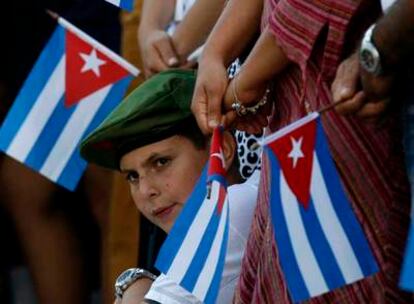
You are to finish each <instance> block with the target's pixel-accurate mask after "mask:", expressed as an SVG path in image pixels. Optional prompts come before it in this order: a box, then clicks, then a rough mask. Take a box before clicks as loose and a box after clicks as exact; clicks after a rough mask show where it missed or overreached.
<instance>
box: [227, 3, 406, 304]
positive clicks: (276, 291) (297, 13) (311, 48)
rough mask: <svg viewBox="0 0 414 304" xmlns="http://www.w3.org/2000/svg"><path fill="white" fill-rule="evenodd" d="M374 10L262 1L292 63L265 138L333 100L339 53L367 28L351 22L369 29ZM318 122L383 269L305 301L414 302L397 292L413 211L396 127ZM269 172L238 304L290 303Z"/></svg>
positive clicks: (277, 88) (333, 119)
mask: <svg viewBox="0 0 414 304" xmlns="http://www.w3.org/2000/svg"><path fill="white" fill-rule="evenodd" d="M377 11H379V7H378V5H377V4H376V3H374V1H368V0H367V1H357V0H354V1H351V0H337V1H335V0H331V1H328V0H325V1H324V0H315V1H308V0H303V1H301V0H280V1H278V0H269V1H268V2H267V3H266V5H265V9H264V22H263V25H266V23H267V21H269V24H270V28H271V30H272V32H273V33H274V35H275V37H276V40H277V41H278V44H279V45H280V46H281V47H282V48H283V49H284V50H285V52H286V54H287V55H288V56H289V58H290V59H291V60H292V61H294V62H295V63H296V64H293V65H291V66H290V67H289V68H288V69H287V70H286V71H285V72H284V73H283V75H280V76H279V77H278V79H277V82H276V81H275V83H274V92H273V93H274V99H275V100H276V106H275V109H274V113H273V117H272V121H271V125H270V128H269V130H268V132H273V131H275V130H277V129H279V128H281V127H283V126H285V125H287V124H289V123H291V122H293V121H295V120H297V119H299V118H300V117H302V116H303V115H304V114H305V110H304V109H305V107H304V104H305V103H307V104H308V105H309V107H310V109H311V110H317V109H319V108H321V107H322V106H324V105H327V104H330V103H331V102H332V100H331V94H330V82H331V81H332V78H333V77H334V75H335V69H336V67H337V65H338V64H339V62H340V61H341V59H342V58H341V54H343V53H344V52H346V50H347V49H348V46H349V45H350V43H349V42H348V40H347V39H348V38H349V39H351V41H354V42H355V41H356V39H355V37H359V36H360V35H361V33H362V32H363V30H364V29H365V24H364V23H360V22H356V21H358V20H359V19H358V18H359V17H360V16H361V14H362V16H364V21H365V22H366V23H367V20H368V21H369V20H373V17H375V13H376V12H377ZM367 12H369V13H367ZM350 20H352V22H350ZM368 23H369V22H368ZM348 33H350V34H349V35H348ZM352 45H355V43H353V44H352ZM349 49H351V48H349ZM390 116H392V115H390ZM322 123H323V126H324V129H325V132H326V135H327V137H328V141H329V145H330V149H331V153H332V156H333V158H334V160H335V163H336V165H337V167H338V171H339V173H340V175H341V178H342V182H343V184H344V186H345V188H346V192H347V195H348V197H349V198H350V201H351V203H352V206H353V208H354V211H355V213H356V215H357V217H358V219H359V221H360V222H361V224H362V227H363V229H364V232H365V234H366V236H367V238H368V241H369V243H370V245H371V248H372V250H373V252H374V255H375V257H376V259H377V261H378V263H379V266H380V269H381V270H380V272H379V273H378V274H376V275H374V276H371V277H369V278H367V279H364V280H362V281H359V282H357V283H354V284H352V285H348V286H346V287H343V288H340V289H338V290H335V291H333V292H330V293H328V294H325V295H322V296H319V297H317V298H314V299H312V300H309V301H307V302H306V303H413V301H414V298H413V296H412V295H411V294H408V293H405V292H403V291H400V290H399V289H398V287H397V282H398V275H399V269H400V264H401V260H402V254H403V250H404V244H405V241H406V235H407V229H408V225H409V212H410V201H409V188H408V182H407V178H406V174H405V167H404V162H403V155H402V145H401V136H400V132H399V131H400V130H399V129H398V121H397V120H396V119H395V117H390V118H389V119H388V121H387V122H386V123H383V124H381V125H373V124H368V123H365V122H363V121H360V120H358V119H357V118H352V117H346V118H345V117H341V116H338V115H336V113H335V112H334V111H330V112H328V113H326V114H323V115H322ZM268 174H269V171H268V166H267V161H266V160H264V164H263V169H262V180H261V184H260V189H259V199H258V204H257V208H256V212H255V216H254V220H253V224H252V229H251V233H250V236H249V240H248V243H247V249H246V253H245V257H244V260H243V265H242V273H241V276H240V280H239V284H238V288H237V291H236V295H235V303H246V304H247V303H260V304H262V303H290V302H291V300H290V297H289V294H288V291H287V287H286V284H285V282H284V280H283V273H282V272H281V268H280V265H279V263H278V252H277V248H276V246H275V241H274V236H273V233H274V232H273V228H272V225H271V222H270V211H269V205H268V204H269V203H268V200H267V198H268V193H269V189H268V185H269V175H268Z"/></svg>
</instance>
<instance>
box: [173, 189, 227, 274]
mask: <svg viewBox="0 0 414 304" xmlns="http://www.w3.org/2000/svg"><path fill="white" fill-rule="evenodd" d="M218 193H219V192H218V190H217V188H216V187H215V186H214V184H213V187H212V191H211V197H210V199H209V200H208V199H204V202H203V203H202V204H201V207H200V209H199V210H198V212H197V214H196V216H195V217H194V219H193V225H191V227H190V229H189V230H188V232H187V235H186V236H185V238H184V240H183V242H182V244H181V247H180V250H179V251H178V252H177V255H176V256H175V258H174V261H173V262H172V263H171V265H170V270H169V271H168V273H167V276H169V277H170V278H172V279H174V280H175V281H176V282H181V280H182V279H183V278H184V276H185V274H186V272H187V270H188V268H189V266H190V264H191V261H192V257H193V256H194V255H195V252H196V251H197V249H198V246H199V245H200V242H201V239H202V237H203V234H202V233H200V231H205V230H206V227H207V226H208V224H209V222H210V218H211V215H212V214H213V212H214V210H215V207H216V206H215V204H212V202H216V201H217V197H218ZM194 223H196V224H197V226H195V225H194Z"/></svg>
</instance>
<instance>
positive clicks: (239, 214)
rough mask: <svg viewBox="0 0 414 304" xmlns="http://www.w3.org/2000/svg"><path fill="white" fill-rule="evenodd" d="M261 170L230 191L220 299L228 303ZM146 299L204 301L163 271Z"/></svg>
mask: <svg viewBox="0 0 414 304" xmlns="http://www.w3.org/2000/svg"><path fill="white" fill-rule="evenodd" d="M259 178H260V171H259V170H256V172H255V173H253V174H252V176H251V177H250V178H249V179H248V180H247V181H246V182H244V183H243V184H237V185H232V186H230V187H229V188H228V189H227V191H228V196H229V210H230V224H229V228H230V229H229V240H228V244H227V253H226V260H225V264H224V270H223V276H222V279H221V283H220V291H219V294H218V297H217V303H220V304H226V303H231V302H232V300H233V294H234V290H235V288H236V283H237V280H238V278H239V275H240V267H241V262H242V258H243V254H244V250H245V248H246V241H247V236H248V235H249V231H250V224H251V222H252V217H253V212H254V209H255V206H256V199H257V189H258V185H259ZM145 298H146V299H149V300H154V301H157V302H159V303H162V304H187V303H188V304H201V303H202V302H200V301H199V300H198V299H197V298H196V297H195V296H194V295H192V294H191V293H189V292H188V291H187V290H185V289H184V288H182V287H181V286H179V285H178V284H176V283H175V282H173V281H172V280H170V279H169V278H168V277H166V276H165V275H164V274H161V275H160V276H159V277H158V278H157V279H156V280H155V281H154V283H152V286H151V288H150V290H149V291H148V293H147V294H146V295H145Z"/></svg>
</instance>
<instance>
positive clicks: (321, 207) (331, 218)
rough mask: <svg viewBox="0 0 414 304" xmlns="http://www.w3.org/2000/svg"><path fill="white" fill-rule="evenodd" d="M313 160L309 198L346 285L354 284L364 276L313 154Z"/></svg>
mask: <svg viewBox="0 0 414 304" xmlns="http://www.w3.org/2000/svg"><path fill="white" fill-rule="evenodd" d="M313 159H314V161H313V170H312V182H311V196H312V198H313V202H314V206H315V211H316V214H317V216H318V218H319V222H320V224H321V226H322V230H323V231H324V233H325V236H326V238H327V241H328V243H329V245H330V247H331V249H332V251H333V254H334V256H335V258H336V261H337V263H338V266H339V268H340V269H341V272H342V275H343V276H344V279H345V281H346V282H347V283H350V282H354V281H356V280H359V279H361V278H363V277H364V275H363V273H362V270H361V268H360V266H359V263H358V259H357V258H356V256H355V253H354V251H353V249H352V246H351V244H350V242H349V239H348V237H347V235H346V233H345V231H344V229H343V227H342V225H341V223H340V221H339V219H338V216H337V214H336V212H335V209H334V208H333V205H332V202H331V198H330V196H329V193H328V190H327V188H326V184H325V180H324V179H323V176H322V172H321V167H320V165H319V160H318V157H317V155H316V153H314V155H313Z"/></svg>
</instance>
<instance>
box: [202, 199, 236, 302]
mask: <svg viewBox="0 0 414 304" xmlns="http://www.w3.org/2000/svg"><path fill="white" fill-rule="evenodd" d="M226 206H227V216H226V217H227V218H226V228H225V230H224V238H223V242H222V244H221V249H220V256H219V260H218V261H219V263H218V264H217V268H216V271H215V273H214V277H213V280H212V281H211V284H210V287H209V289H208V291H207V294H206V297H205V299H204V303H205V304H214V303H215V302H216V299H217V296H218V292H219V290H220V284H221V279H222V275H223V269H224V264H225V261H226V252H227V245H228V238H229V223H230V220H229V219H230V207H229V204H228V203H227V204H226Z"/></svg>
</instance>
